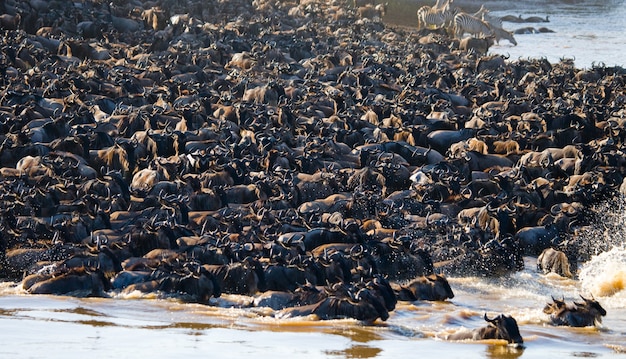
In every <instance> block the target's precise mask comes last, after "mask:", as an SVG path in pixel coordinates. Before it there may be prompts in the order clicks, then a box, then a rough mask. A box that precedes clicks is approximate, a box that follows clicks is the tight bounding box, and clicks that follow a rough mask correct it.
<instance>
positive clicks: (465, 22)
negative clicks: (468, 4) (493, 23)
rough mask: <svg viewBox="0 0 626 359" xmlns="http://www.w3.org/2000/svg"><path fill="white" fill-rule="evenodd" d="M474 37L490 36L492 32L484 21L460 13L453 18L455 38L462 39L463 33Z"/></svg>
mask: <svg viewBox="0 0 626 359" xmlns="http://www.w3.org/2000/svg"><path fill="white" fill-rule="evenodd" d="M466 32H467V33H469V34H471V35H476V36H480V35H482V36H486V37H487V36H492V35H493V30H491V27H490V26H489V24H487V23H486V22H485V21H483V20H481V19H479V18H477V17H474V16H472V15H470V14H467V13H464V12H461V13H458V14H456V15H455V16H454V34H455V36H456V37H459V38H461V37H463V34H464V33H466Z"/></svg>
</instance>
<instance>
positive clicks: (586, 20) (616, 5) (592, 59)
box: [384, 0, 626, 68]
mask: <svg viewBox="0 0 626 359" xmlns="http://www.w3.org/2000/svg"><path fill="white" fill-rule="evenodd" d="M432 4H434V1H430V2H429V1H409V0H391V1H389V6H388V13H387V16H386V17H385V19H384V20H385V21H386V22H387V23H390V24H397V25H403V26H416V15H415V14H416V12H417V9H419V7H420V6H422V5H432ZM454 4H455V5H457V6H459V7H460V8H462V9H464V10H466V11H467V12H474V11H476V10H478V8H479V7H480V5H481V4H484V5H485V7H486V8H487V9H489V11H490V14H491V15H494V16H500V17H502V16H505V15H513V16H518V15H521V16H522V18H528V17H530V16H538V17H541V18H546V17H547V18H548V20H549V22H542V23H511V22H504V23H503V27H504V28H505V29H506V30H509V31H514V30H517V29H520V28H523V27H528V26H531V27H534V28H540V27H547V28H548V29H550V30H552V31H554V32H552V33H536V34H523V35H515V39H516V40H517V43H518V44H517V46H513V45H511V44H510V43H509V42H508V41H506V40H503V41H501V43H500V44H497V45H494V46H492V47H491V48H490V52H491V53H497V54H502V55H505V56H510V59H512V60H514V59H519V58H522V59H526V58H543V57H545V58H547V59H548V60H549V61H550V62H552V63H555V62H559V61H560V59H562V58H563V59H571V60H574V63H575V65H576V66H577V67H581V68H590V67H592V66H601V65H605V66H625V65H626V60H625V58H624V49H626V37H624V34H626V6H624V5H625V4H624V1H623V0H607V1H594V0H559V1H539V0H520V1H494V0H486V1H469V0H456V1H455V2H454Z"/></svg>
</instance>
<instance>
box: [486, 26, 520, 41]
mask: <svg viewBox="0 0 626 359" xmlns="http://www.w3.org/2000/svg"><path fill="white" fill-rule="evenodd" d="M491 31H493V35H494V36H495V40H496V43H498V44H499V43H500V40H502V39H504V40H508V41H509V42H510V43H511V44H513V45H514V46H517V41H515V37H513V33H512V32H511V31H507V30H504V29H503V28H499V27H493V26H492V27H491Z"/></svg>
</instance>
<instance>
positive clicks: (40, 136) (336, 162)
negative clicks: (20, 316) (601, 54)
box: [0, 0, 626, 343]
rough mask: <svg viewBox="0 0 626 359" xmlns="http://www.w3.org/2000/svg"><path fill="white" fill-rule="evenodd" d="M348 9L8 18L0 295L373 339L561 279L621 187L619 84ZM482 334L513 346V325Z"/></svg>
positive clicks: (135, 7) (112, 9)
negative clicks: (233, 311) (458, 295)
mask: <svg viewBox="0 0 626 359" xmlns="http://www.w3.org/2000/svg"><path fill="white" fill-rule="evenodd" d="M366 6H372V5H366ZM358 10H359V9H357V8H355V5H353V4H352V3H343V2H341V1H334V2H330V1H326V0H301V1H299V2H293V1H289V0H285V1H264V0H253V1H248V0H214V1H200V0H186V1H178V0H176V1H174V0H155V1H143V0H135V1H116V0H114V1H112V2H109V1H99V0H92V1H87V0H85V1H72V2H69V1H61V0H49V1H45V0H30V1H11V0H4V1H0V12H2V15H1V16H0V27H1V28H2V29H1V30H0V31H2V39H1V41H2V43H1V44H0V46H1V47H2V51H1V55H0V71H1V72H2V78H1V79H0V81H2V84H1V93H0V95H1V96H0V143H1V144H0V167H1V168H0V181H1V188H0V198H1V199H0V211H1V220H0V221H1V222H0V249H1V250H0V278H3V279H4V280H12V281H15V282H20V284H19V285H20V288H23V290H24V291H25V292H27V293H32V294H60V295H76V296H108V295H111V294H113V293H131V292H135V291H139V292H146V293H160V294H161V295H162V296H164V297H169V296H174V297H177V298H181V299H183V300H188V301H192V302H199V303H207V304H210V303H211V298H214V297H219V296H220V295H221V294H222V293H232V294H243V295H249V296H252V297H254V301H253V304H251V305H256V306H269V307H271V308H273V309H275V312H274V313H275V315H276V316H277V317H290V316H298V315H315V316H317V317H318V318H321V319H333V318H355V319H358V320H362V321H364V322H373V321H375V320H377V319H381V320H386V319H387V318H388V317H389V314H390V312H391V311H392V310H393V309H394V308H395V306H396V303H397V301H416V300H446V299H448V298H452V297H453V292H452V290H451V288H450V285H449V284H448V281H447V280H446V276H503V275H506V274H508V273H512V272H515V271H519V270H521V269H522V268H523V265H524V262H523V257H524V256H534V257H537V258H538V270H542V271H545V272H549V271H557V272H558V273H559V274H561V275H563V276H573V277H576V268H577V263H578V262H579V261H581V260H586V259H588V258H589V256H590V255H591V254H592V253H593V251H594V248H593V247H592V246H593V244H592V243H590V242H589V241H588V240H587V239H586V238H587V237H586V236H584V235H582V234H581V233H583V232H584V231H585V230H588V229H589V228H590V225H591V223H590V218H593V217H594V213H593V205H594V204H596V203H598V202H600V201H602V200H605V199H607V198H611V197H613V196H615V195H618V194H619V193H620V186H621V185H622V182H623V179H624V175H625V174H626V155H625V154H624V152H623V146H624V139H625V136H626V130H625V128H624V123H623V122H624V120H625V116H624V115H625V111H626V107H625V103H626V95H625V93H624V85H625V84H624V82H625V79H626V71H625V70H624V69H623V68H620V67H606V66H603V65H598V66H595V65H594V66H593V67H592V68H589V69H577V68H576V67H575V66H574V65H573V62H572V60H570V59H562V60H561V61H560V62H559V63H555V64H551V63H549V62H548V61H547V60H546V59H541V58H539V59H531V58H529V59H522V58H520V59H515V60H513V59H507V58H505V57H503V56H500V55H487V54H485V53H481V52H480V51H476V50H474V49H471V48H470V49H467V50H465V49H464V50H460V49H459V40H458V39H452V38H449V37H447V36H446V35H445V34H439V33H437V32H435V31H430V30H428V29H423V30H420V31H415V30H411V29H404V28H393V27H391V26H387V25H385V24H383V23H382V22H381V21H380V19H379V18H378V17H376V18H375V19H368V18H366V17H363V16H360V15H359V14H361V13H362V12H360V11H358ZM544 250H545V251H544ZM544 312H545V313H546V314H548V315H551V318H552V322H553V323H554V324H555V325H572V326H587V325H593V324H594V323H595V322H597V321H599V319H600V318H601V316H603V315H605V314H606V311H604V309H603V308H602V307H601V306H600V304H599V303H598V302H597V301H596V300H595V299H593V298H591V299H590V298H583V301H582V302H580V303H578V302H575V303H573V304H566V303H565V301H564V300H558V299H553V300H552V303H550V304H549V305H547V306H546V308H545V309H544ZM485 319H486V320H487V321H488V322H489V326H488V327H485V328H482V329H479V330H476V331H475V332H474V333H473V334H471V336H472V337H473V338H475V339H477V338H478V339H480V338H502V339H507V340H509V341H511V342H515V343H521V340H522V339H521V336H519V331H518V330H517V324H516V323H515V319H513V318H511V317H509V316H506V315H499V316H497V317H495V318H493V319H490V318H489V317H487V316H486V315H485ZM513 326H514V328H513ZM502 333H509V334H506V335H505V334H502ZM515 333H517V334H515ZM507 335H508V337H506V336H507ZM457 339H458V338H457Z"/></svg>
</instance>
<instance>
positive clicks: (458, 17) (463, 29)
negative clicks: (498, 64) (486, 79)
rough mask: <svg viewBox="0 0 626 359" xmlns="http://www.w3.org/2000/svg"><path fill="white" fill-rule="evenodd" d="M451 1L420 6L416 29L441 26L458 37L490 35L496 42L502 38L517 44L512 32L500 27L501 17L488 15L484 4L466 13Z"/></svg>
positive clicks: (439, 1)
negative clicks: (474, 10)
mask: <svg viewBox="0 0 626 359" xmlns="http://www.w3.org/2000/svg"><path fill="white" fill-rule="evenodd" d="M453 1H454V0H446V1H445V2H444V3H443V4H441V0H437V2H436V3H435V5H433V6H428V5H425V6H422V7H421V8H420V9H419V10H417V27H418V29H421V28H429V29H440V28H443V29H445V30H446V31H447V32H448V33H453V34H454V36H456V37H458V38H461V37H462V36H463V35H464V34H465V33H468V34H470V35H472V36H478V37H492V38H493V39H494V40H495V41H496V42H500V40H502V39H504V40H508V41H509V42H510V43H512V44H513V45H517V42H516V41H515V38H514V37H513V33H512V32H510V31H507V30H505V29H503V28H502V19H501V18H499V17H496V16H491V15H489V10H487V9H486V8H485V7H484V5H483V6H481V7H480V9H479V10H478V11H477V12H476V13H474V14H468V13H465V12H463V11H462V10H461V9H460V8H458V7H456V6H452V2H453Z"/></svg>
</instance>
